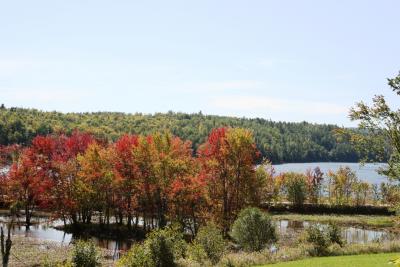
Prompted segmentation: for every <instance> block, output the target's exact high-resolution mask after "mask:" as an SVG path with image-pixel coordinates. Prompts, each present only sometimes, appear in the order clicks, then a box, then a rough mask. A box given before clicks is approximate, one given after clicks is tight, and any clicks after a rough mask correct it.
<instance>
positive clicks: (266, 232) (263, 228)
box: [231, 208, 277, 251]
mask: <svg viewBox="0 0 400 267" xmlns="http://www.w3.org/2000/svg"><path fill="white" fill-rule="evenodd" d="M231 236H232V238H233V239H234V240H235V241H236V242H237V243H238V244H239V245H240V246H241V247H242V248H244V249H245V250H248V251H260V250H262V249H263V248H264V247H265V246H266V245H268V244H271V243H273V242H275V241H276V240H277V237H276V233H275V226H274V225H273V223H272V221H271V218H270V217H269V216H268V214H267V213H265V212H263V211H261V210H260V209H258V208H246V209H244V210H242V211H241V212H240V213H239V216H238V218H237V219H236V221H235V222H234V223H233V226H232V231H231Z"/></svg>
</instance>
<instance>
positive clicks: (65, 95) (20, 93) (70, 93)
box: [0, 88, 90, 103]
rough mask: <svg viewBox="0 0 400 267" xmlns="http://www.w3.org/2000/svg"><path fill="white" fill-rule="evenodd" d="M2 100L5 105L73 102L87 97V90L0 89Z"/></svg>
mask: <svg viewBox="0 0 400 267" xmlns="http://www.w3.org/2000/svg"><path fill="white" fill-rule="evenodd" d="M0 93H1V95H2V99H4V101H6V102H7V103H26V102H32V100H33V101H34V102H40V103H52V102H62V103H64V102H74V101H76V100H77V99H81V98H82V97H88V96H89V95H90V94H89V92H88V90H77V89H33V88H31V89H28V88H0Z"/></svg>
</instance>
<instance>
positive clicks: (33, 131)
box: [0, 105, 386, 163]
mask: <svg viewBox="0 0 400 267" xmlns="http://www.w3.org/2000/svg"><path fill="white" fill-rule="evenodd" d="M220 127H233V128H235V127H236V128H237V127H239V128H246V129H250V130H251V131H252V132H253V135H254V138H255V143H256V146H257V149H258V150H259V151H260V152H261V154H262V156H263V157H266V158H268V159H270V160H271V161H272V162H273V163H282V162H313V161H314V162H315V161H339V162H357V161H358V160H359V159H360V158H361V156H360V153H359V151H358V150H357V148H356V147H354V145H353V144H352V142H351V141H349V140H346V139H343V138H341V140H337V138H336V135H335V129H337V128H338V126H336V125H319V124H311V123H307V122H301V123H288V122H273V121H271V120H265V119H260V118H255V119H246V118H233V117H224V116H212V115H203V114H202V113H201V112H199V113H196V114H185V113H173V112H168V113H156V114H153V115H146V114H141V113H136V114H125V113H117V112H96V113H60V112H44V111H39V110H35V109H23V108H13V107H11V108H6V107H5V106H4V105H2V107H0V144H1V145H10V144H16V143H17V144H24V145H29V144H30V143H31V141H32V140H33V138H34V137H35V136H37V135H46V134H50V133H65V134H71V133H72V131H73V130H74V129H79V130H80V131H83V132H90V133H92V134H93V135H94V136H96V137H98V138H103V139H107V140H111V141H116V140H117V139H118V138H119V137H120V136H121V135H123V134H124V133H128V134H134V135H149V134H152V133H154V132H163V131H169V132H171V133H172V134H173V135H175V136H178V137H180V138H181V139H183V140H190V141H191V143H192V148H193V151H194V153H195V152H196V151H197V149H198V148H199V146H200V145H201V144H202V143H204V142H205V141H206V139H207V136H208V134H209V133H210V132H211V130H212V129H214V128H220ZM351 131H355V130H354V129H351ZM373 156H374V155H371V157H373ZM385 159H386V158H383V159H382V161H384V160H385Z"/></svg>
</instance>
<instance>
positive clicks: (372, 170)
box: [273, 162, 388, 184]
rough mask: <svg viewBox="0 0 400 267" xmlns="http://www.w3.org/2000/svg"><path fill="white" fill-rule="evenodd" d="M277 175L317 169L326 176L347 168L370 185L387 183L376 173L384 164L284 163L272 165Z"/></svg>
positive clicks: (385, 179) (384, 178)
mask: <svg viewBox="0 0 400 267" xmlns="http://www.w3.org/2000/svg"><path fill="white" fill-rule="evenodd" d="M273 166H274V168H275V171H276V173H277V174H279V173H281V172H290V171H293V172H301V173H305V172H306V171H307V170H308V169H314V168H315V167H319V168H320V169H321V171H322V172H323V173H324V174H326V173H328V171H329V170H332V171H337V170H338V169H339V168H340V167H345V166H349V167H350V168H351V169H352V170H353V171H355V172H356V174H357V177H358V178H359V179H361V180H363V181H366V182H368V183H371V184H380V183H382V182H388V180H387V178H386V177H385V176H382V175H380V174H378V173H377V170H378V169H379V168H380V167H384V166H386V164H385V163H366V164H364V165H361V164H359V163H349V162H309V163H286V164H276V165H273Z"/></svg>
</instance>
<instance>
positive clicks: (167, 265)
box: [145, 230, 175, 267]
mask: <svg viewBox="0 0 400 267" xmlns="http://www.w3.org/2000/svg"><path fill="white" fill-rule="evenodd" d="M145 247H146V249H148V251H149V254H150V257H151V260H152V262H153V263H154V266H157V267H171V266H175V257H174V244H173V243H172V242H171V239H168V238H167V237H166V235H165V233H164V232H163V230H155V231H153V232H151V233H150V236H149V237H148V238H147V239H146V241H145Z"/></svg>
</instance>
